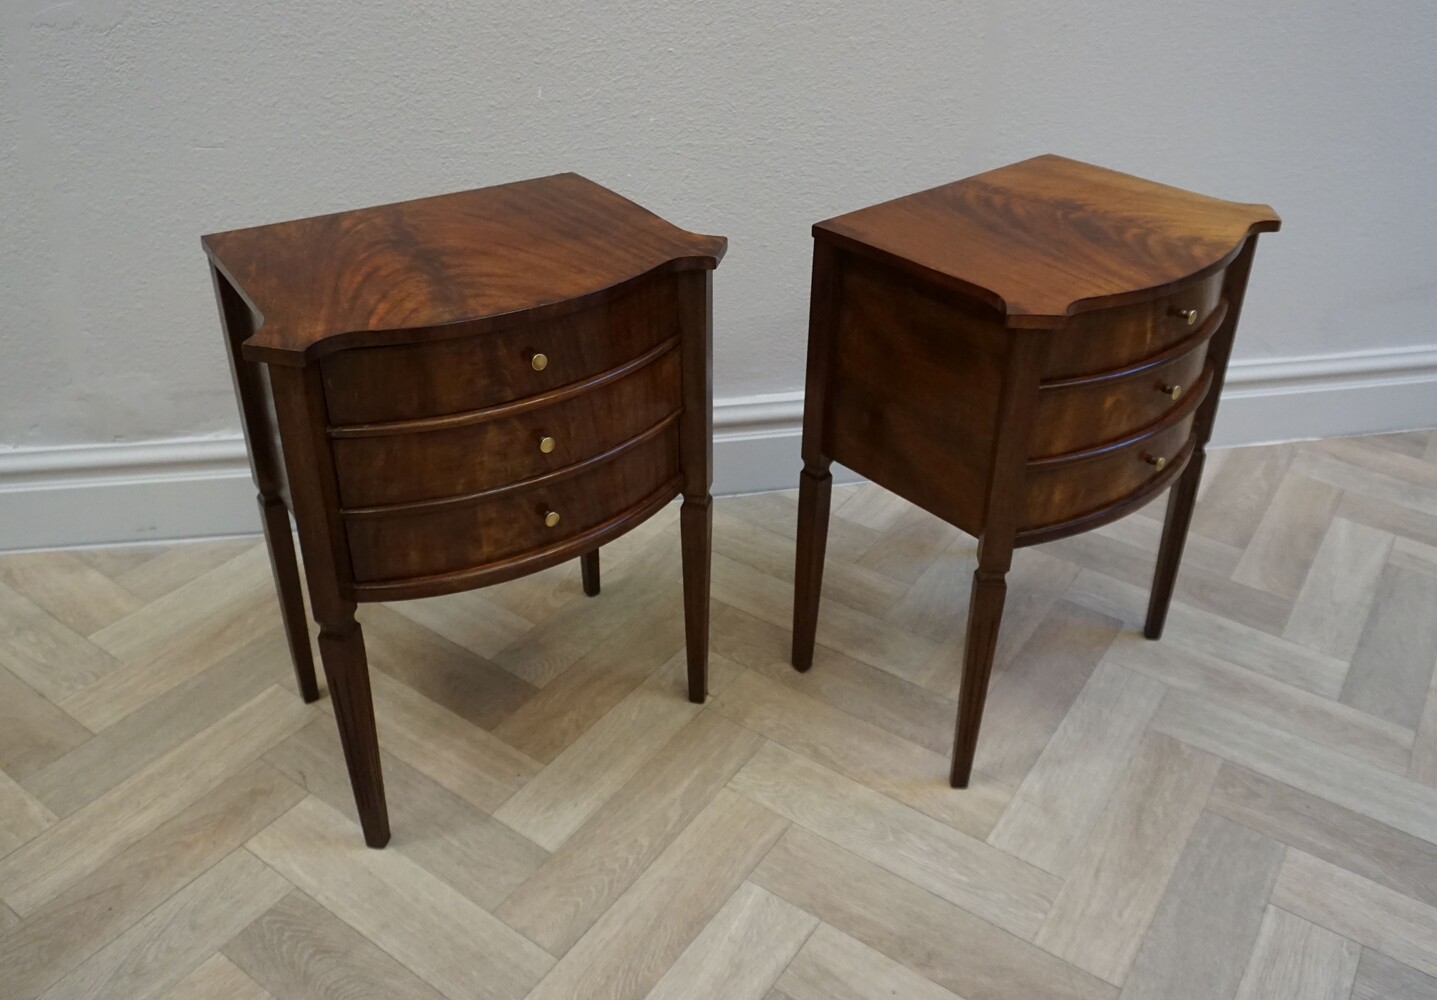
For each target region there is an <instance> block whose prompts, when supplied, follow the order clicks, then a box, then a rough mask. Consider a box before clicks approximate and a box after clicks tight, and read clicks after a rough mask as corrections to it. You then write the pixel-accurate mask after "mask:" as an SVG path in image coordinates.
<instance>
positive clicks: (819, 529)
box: [790, 462, 833, 670]
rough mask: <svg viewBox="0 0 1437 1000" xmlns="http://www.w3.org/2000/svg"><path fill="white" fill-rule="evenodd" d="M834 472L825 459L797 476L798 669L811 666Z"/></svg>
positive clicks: (795, 634) (795, 609)
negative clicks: (817, 466) (832, 472)
mask: <svg viewBox="0 0 1437 1000" xmlns="http://www.w3.org/2000/svg"><path fill="white" fill-rule="evenodd" d="M832 492H833V475H832V474H831V473H830V472H829V471H828V463H827V462H825V463H824V464H823V466H822V467H821V468H814V469H811V468H807V467H805V468H804V470H803V472H802V474H801V475H800V476H799V480H798V555H797V561H796V563H795V565H794V572H793V650H792V655H791V656H790V662H792V663H793V665H794V667H796V668H797V669H799V670H807V669H808V668H809V667H811V666H813V644H814V636H815V635H816V634H817V632H818V597H819V592H820V591H821V590H822V589H823V557H824V551H825V549H826V547H827V544H828V511H829V503H830V500H829V498H830V496H831V495H832Z"/></svg>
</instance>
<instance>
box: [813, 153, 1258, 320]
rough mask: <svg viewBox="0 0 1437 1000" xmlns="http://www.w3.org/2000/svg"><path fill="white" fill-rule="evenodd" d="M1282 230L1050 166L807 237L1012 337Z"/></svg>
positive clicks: (1057, 162) (1184, 273) (1163, 190)
mask: <svg viewBox="0 0 1437 1000" xmlns="http://www.w3.org/2000/svg"><path fill="white" fill-rule="evenodd" d="M1280 224H1281V220H1279V219H1278V217H1277V214H1276V213H1275V212H1273V210H1272V209H1271V208H1269V207H1268V206H1266V205H1248V204H1239V203H1236V202H1230V201H1220V200H1219V199H1217V198H1208V197H1206V196H1204V195H1200V194H1193V193H1192V192H1191V191H1184V190H1182V189H1180V188H1175V187H1168V186H1167V185H1166V184H1156V183H1154V182H1152V181H1145V180H1142V179H1141V178H1138V177H1132V176H1130V175H1128V174H1120V173H1118V172H1116V171H1113V170H1105V169H1103V168H1102V167H1095V166H1092V165H1090V164H1087V163H1080V162H1078V161H1077V160H1069V159H1065V158H1064V157H1061V156H1052V155H1047V156H1038V157H1034V158H1033V159H1031V160H1024V161H1022V162H1021V163H1014V164H1012V165H1011V166H1007V167H1000V168H998V169H997V170H990V171H988V172H987V173H982V174H978V175H976V176H974V177H969V178H968V179H966V180H961V181H955V182H953V183H952V184H945V185H943V186H942V187H936V188H931V189H929V190H927V191H920V192H918V193H917V194H911V195H908V196H906V197H903V198H898V199H895V200H893V201H887V202H884V203H882V204H880V205H873V206H871V207H869V208H863V209H859V210H858V211H856V212H850V213H848V214H847V215H840V216H838V217H837V218H834V219H829V220H828V221H827V222H820V223H818V225H816V226H814V227H813V228H814V236H815V237H817V238H820V239H824V238H827V239H830V240H832V241H833V242H835V243H837V244H839V245H841V246H844V247H846V248H848V249H851V250H854V251H857V252H859V253H862V254H865V255H867V256H870V257H874V258H877V259H880V260H885V261H888V262H890V263H894V264H897V265H898V266H899V267H902V268H904V269H906V270H908V271H910V272H911V273H915V274H917V275H919V276H920V277H924V278H928V279H933V280H937V281H939V282H942V283H945V284H948V285H950V286H952V287H955V288H958V289H959V290H961V291H963V292H964V293H965V294H968V295H970V296H973V297H975V298H978V299H980V300H982V301H983V302H986V303H987V304H988V305H991V306H993V307H994V308H996V309H998V310H999V311H1001V312H1002V313H1003V314H1004V315H1005V317H1006V321H1007V325H1008V326H1010V327H1060V326H1062V325H1063V324H1064V323H1065V321H1066V320H1067V317H1069V316H1071V315H1073V314H1075V313H1080V312H1087V311H1089V310H1092V309H1099V308H1103V307H1106V306H1111V305H1118V304H1121V303H1124V302H1131V301H1137V300H1140V299H1143V298H1148V297H1152V296H1154V295H1158V294H1161V293H1162V292H1163V291H1165V290H1167V289H1169V288H1172V287H1174V286H1177V285H1181V284H1183V283H1185V282H1187V281H1189V280H1192V279H1195V278H1198V277H1201V276H1202V275H1204V274H1207V273H1210V272H1212V271H1214V270H1216V269H1217V268H1220V267H1222V266H1224V265H1225V264H1226V263H1227V262H1228V261H1229V260H1231V259H1232V258H1233V256H1235V255H1236V254H1237V252H1238V250H1240V249H1241V248H1242V244H1243V241H1244V240H1245V239H1246V238H1247V237H1248V235H1250V234H1252V233H1259V232H1271V231H1275V230H1276V229H1277V228H1278V226H1279V225H1280Z"/></svg>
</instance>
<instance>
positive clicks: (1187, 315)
mask: <svg viewBox="0 0 1437 1000" xmlns="http://www.w3.org/2000/svg"><path fill="white" fill-rule="evenodd" d="M1173 315H1174V316H1176V317H1177V318H1178V319H1180V320H1182V321H1183V322H1184V323H1186V324H1187V325H1188V326H1192V325H1193V324H1194V323H1196V322H1197V310H1196V309H1174V310H1173Z"/></svg>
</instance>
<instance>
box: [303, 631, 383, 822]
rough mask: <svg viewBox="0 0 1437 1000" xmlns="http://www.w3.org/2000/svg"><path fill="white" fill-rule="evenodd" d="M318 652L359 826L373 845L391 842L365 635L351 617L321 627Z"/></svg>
mask: <svg viewBox="0 0 1437 1000" xmlns="http://www.w3.org/2000/svg"><path fill="white" fill-rule="evenodd" d="M319 653H320V658H321V660H323V662H324V676H325V679H326V680H328V681H329V696H330V698H331V699H332V700H333V702H334V718H335V721H336V722H337V723H338V724H339V740H340V742H341V743H342V744H343V745H344V762H345V764H346V765H347V766H348V768H349V783H350V785H351V786H352V787H353V789H354V803H355V805H356V806H357V807H358V809H359V825H360V826H361V827H363V829H364V842H365V843H366V844H368V845H369V846H370V847H383V846H384V845H385V844H387V843H389V812H388V809H387V808H386V807H385V803H384V775H383V773H382V772H381V770H380V766H379V736H378V733H377V732H376V730H375V728H374V702H373V700H372V698H371V696H370V692H369V663H368V661H367V659H366V657H365V655H364V634H363V633H362V632H361V631H360V628H359V624H358V623H357V622H355V621H354V619H353V618H352V617H351V618H350V620H349V621H348V622H347V623H346V624H344V625H341V626H340V627H339V628H337V629H334V630H331V629H329V628H322V629H321V630H320V633H319Z"/></svg>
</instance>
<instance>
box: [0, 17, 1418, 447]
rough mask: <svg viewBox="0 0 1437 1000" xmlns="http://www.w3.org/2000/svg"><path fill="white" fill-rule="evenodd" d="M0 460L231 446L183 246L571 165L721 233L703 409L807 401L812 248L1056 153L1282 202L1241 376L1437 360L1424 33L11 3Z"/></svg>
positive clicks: (1294, 24)
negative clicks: (5, 451) (1289, 364)
mask: <svg viewBox="0 0 1437 1000" xmlns="http://www.w3.org/2000/svg"><path fill="white" fill-rule="evenodd" d="M0 33H3V38H0V46H3V47H0V59H3V64H0V445H11V446H14V445H20V446H36V445H48V444H61V443H81V442H108V441H141V440H145V439H151V438H171V437H188V436H198V435H207V434H215V433H222V432H232V431H233V430H234V429H235V428H236V427H237V420H236V416H235V412H234V407H233V403H232V400H231V397H230V389H229V384H228V376H227V374H226V372H225V368H224V362H223V358H222V355H221V353H220V350H219V346H218V334H217V332H216V327H215V319H214V315H213V302H212V299H211V296H210V291H209V287H208V279H207V276H206V271H205V267H204V262H203V259H202V257H201V254H200V250H199V244H198V237H199V234H200V233H202V232H205V231H209V230H214V229H220V228H230V227H234V226H239V225H251V224H257V223H261V222H266V221H274V220H279V219H284V218H290V217H294V216H300V215H310V214H315V213H321V212H329V211H336V210H340V209H344V208H350V207H357V206H361V205H366V204H373V203H378V202H383V201H393V200H398V199H402V198H409V197H415V196H419V195H425V194H431V193H436V192H441V191H446V190H454V189H460V188H466V187H474V186H479V185H484V184H490V183H497V182H500V181H507V180H513V179H518V178H522V177H527V176H534V175H540V174H545V173H552V172H555V171H560V170H569V169H572V170H577V171H580V172H582V173H584V174H587V175H588V176H590V177H592V178H593V179H595V180H597V181H599V182H601V183H603V184H606V185H608V186H610V187H612V188H614V189H615V190H617V191H619V192H621V193H623V194H625V195H627V196H629V197H631V198H634V199H635V200H637V201H639V202H641V203H643V204H645V205H647V206H649V207H650V208H652V209H654V210H655V211H657V212H659V213H660V214H662V215H664V216H666V217H668V218H669V219H671V220H672V221H674V222H675V223H677V224H679V225H681V226H684V227H686V228H689V229H694V230H698V231H704V232H713V233H722V234H725V235H727V236H729V237H730V239H731V244H730V252H729V256H728V259H727V260H726V261H725V262H724V265H723V267H722V269H721V270H720V272H719V274H718V277H717V284H716V300H715V312H716V317H717V336H716V341H717V346H716V352H715V353H716V367H717V371H716V376H715V386H716V393H717V395H718V396H719V397H721V398H723V397H734V396H743V395H747V394H754V393H770V392H777V391H782V390H788V389H796V388H798V387H800V386H801V384H802V379H801V368H802V355H803V341H804V322H805V314H806V295H807V291H806V284H807V266H808V250H809V240H808V226H809V224H810V223H812V222H813V221H815V220H817V219H821V218H824V217H826V216H828V215H832V214H836V213H838V212H840V211H845V210H848V209H851V208H855V207H858V206H861V205H864V204H868V203H871V202H874V201H877V200H881V199H884V198H888V197H892V196H895V195H898V194H902V193H906V192H908V191H911V190H916V189H918V188H920V187H925V186H929V185H932V184H936V183H940V182H943V181H947V180H952V179H955V178H957V177H960V176H963V175H965V174H968V173H972V172H975V171H978V170H981V169H986V168H988V167H992V166H997V165H1000V164H1002V163H1004V162H1007V161H1011V160H1014V159H1019V158H1022V157H1024V156H1028V155H1031V154H1034V153H1037V152H1043V151H1053V152H1061V153H1064V154H1066V155H1070V156H1075V157H1078V158H1083V159H1089V160H1092V161H1095V162H1098V163H1101V164H1104V165H1107V166H1112V167H1115V168H1118V169H1122V170H1127V171H1130V172H1134V173H1138V174H1143V175H1147V176H1151V177H1153V178H1156V179H1159V180H1164V181H1167V182H1170V183H1174V184H1177V185H1180V186H1185V187H1191V188H1194V189H1198V190H1201V191H1204V192H1206V193H1210V194H1215V195H1219V196H1227V197H1231V198H1234V199H1237V200H1254V201H1257V200H1261V201H1268V202H1271V203H1272V204H1273V205H1274V206H1276V207H1277V209H1278V210H1279V212H1281V213H1282V215H1283V216H1284V218H1285V220H1286V227H1285V230H1284V232H1282V233H1281V234H1279V235H1277V236H1275V237H1271V238H1268V239H1267V240H1266V241H1265V246H1264V248H1263V251H1262V253H1261V254H1260V255H1259V261H1258V268H1257V272H1256V275H1255V279H1254V286H1253V291H1252V293H1251V294H1250V296H1249V305H1248V313H1247V319H1246V325H1245V331H1244V338H1243V340H1242V342H1241V344H1240V347H1239V351H1238V354H1239V356H1240V357H1243V358H1248V359H1252V358H1279V359H1280V358H1288V357H1295V356H1308V355H1314V354H1323V353H1327V352H1340V351H1348V350H1356V349H1363V350H1368V349H1378V348H1386V347H1404V346H1407V347H1416V346H1422V345H1434V344H1437V334H1434V332H1433V321H1432V317H1433V315H1434V314H1437V267H1434V260H1437V197H1434V195H1433V191H1432V188H1433V182H1434V180H1437V72H1434V71H1433V68H1432V67H1433V63H1434V56H1433V51H1434V47H1437V46H1434V42H1437V5H1433V4H1430V3H1420V2H1417V0H1393V2H1388V3H1353V2H1352V0H1315V2H1305V3H1292V2H1290V3H1285V4H1281V5H1272V4H1267V3H1262V2H1252V0H1197V2H1181V3H1177V2H1153V0H1124V2H1120V3H1100V4H1073V3H1067V2H1058V0H1006V2H1002V0H989V2H966V3H965V2H951V0H944V2H925V3H885V4H863V3H853V2H825V0H790V2H781V3H757V2H745V3H738V2H733V0H707V2H701V3H681V2H673V3H656V2H652V0H639V2H626V3H594V2H587V3H580V2H576V0H547V2H539V3H522V2H510V3H495V2H492V0H491V2H474V3H460V2H438V0H426V2H393V0H389V2H379V0H349V2H344V3H339V2H332V3H316V2H308V0H286V2H284V3H274V2H252V3H234V2H228V0H226V2H220V0H183V2H180V0H168V2H165V0H76V2H69V3H56V2H54V0H43V2H42V0H4V2H3V9H0Z"/></svg>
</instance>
